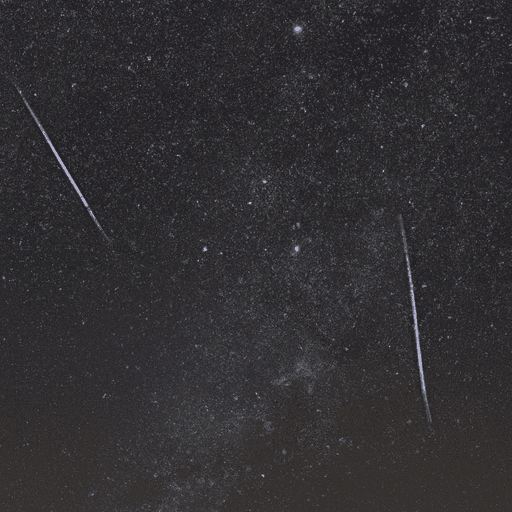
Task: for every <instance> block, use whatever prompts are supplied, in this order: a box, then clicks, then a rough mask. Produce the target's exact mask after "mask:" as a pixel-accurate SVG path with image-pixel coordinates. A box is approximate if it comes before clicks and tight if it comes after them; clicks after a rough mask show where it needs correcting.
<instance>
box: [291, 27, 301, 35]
mask: <svg viewBox="0 0 512 512" xmlns="http://www.w3.org/2000/svg"><path fill="white" fill-rule="evenodd" d="M293 33H294V34H295V35H297V36H298V35H300V34H302V26H301V25H294V26H293Z"/></svg>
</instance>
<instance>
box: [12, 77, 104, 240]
mask: <svg viewBox="0 0 512 512" xmlns="http://www.w3.org/2000/svg"><path fill="white" fill-rule="evenodd" d="M15 87H16V89H17V90H18V92H19V93H20V96H21V99H22V100H23V102H24V103H25V105H26V107H27V108H28V111H29V112H30V114H31V116H32V117H33V118H34V121H35V122H36V124H37V126H38V127H39V129H40V130H41V133H42V134H43V136H44V138H45V139H46V142H48V145H49V146H50V148H51V150H52V151H53V154H54V155H55V157H56V158H57V160H58V162H59V164H60V166H61V167H62V170H63V171H64V172H65V173H66V176H67V177H68V179H69V181H70V182H71V185H73V188H74V189H75V190H76V193H77V194H78V195H79V196H80V199H81V200H82V203H83V204H84V206H85V208H86V210H87V211H88V212H89V215H90V216H91V218H92V220H93V221H94V223H95V224H96V226H97V227H98V229H99V230H100V232H101V234H102V235H103V237H104V238H105V240H106V241H107V242H108V243H109V244H112V240H110V238H109V237H108V236H107V234H106V233H105V231H103V228H102V227H101V225H100V223H99V222H98V220H97V219H96V217H95V215H94V213H93V212H92V210H91V207H90V206H89V205H88V204H87V201H86V200H85V197H84V196H83V195H82V192H80V189H79V188H78V185H77V184H76V183H75V180H74V179H73V177H72V176H71V174H70V173H69V171H68V170H67V168H66V166H65V165H64V162H63V161H62V159H61V157H60V156H59V154H58V153H57V150H56V149H55V147H54V146H53V144H52V141H51V140H50V138H49V137H48V135H47V133H46V131H45V130H44V128H43V126H42V125H41V123H40V122H39V119H38V118H37V116H36V115H35V114H34V111H33V110H32V109H31V108H30V105H29V104H28V102H27V100H26V99H25V96H24V95H23V92H22V91H21V89H20V88H19V87H18V86H17V85H16V84H15Z"/></svg>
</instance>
